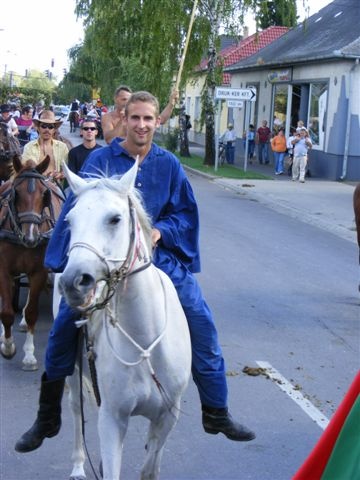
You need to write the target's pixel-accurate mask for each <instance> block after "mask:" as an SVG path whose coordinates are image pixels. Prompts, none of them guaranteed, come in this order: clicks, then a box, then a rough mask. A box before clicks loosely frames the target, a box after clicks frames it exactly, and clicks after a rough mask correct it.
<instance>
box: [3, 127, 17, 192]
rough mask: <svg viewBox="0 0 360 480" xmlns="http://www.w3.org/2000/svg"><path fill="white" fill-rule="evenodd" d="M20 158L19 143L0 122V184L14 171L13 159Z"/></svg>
mask: <svg viewBox="0 0 360 480" xmlns="http://www.w3.org/2000/svg"><path fill="white" fill-rule="evenodd" d="M14 157H17V159H18V160H20V158H21V147H20V143H19V141H18V140H17V138H15V137H14V136H13V135H10V134H9V132H8V127H7V124H6V123H5V122H0V184H1V182H2V181H4V180H8V179H9V178H10V177H11V175H12V174H13V173H14V168H13V159H14Z"/></svg>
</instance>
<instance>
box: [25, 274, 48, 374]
mask: <svg viewBox="0 0 360 480" xmlns="http://www.w3.org/2000/svg"><path fill="white" fill-rule="evenodd" d="M46 281H47V270H45V269H43V270H41V271H39V272H36V273H35V274H33V275H30V276H29V295H28V300H27V303H26V305H25V308H24V314H25V320H26V323H27V326H28V331H27V333H26V340H25V343H24V346H23V350H24V353H25V356H24V358H23V361H22V363H23V367H22V369H23V370H25V371H34V370H37V369H38V363H37V360H36V358H35V355H34V351H35V347H34V330H35V324H36V320H37V319H38V316H39V299H40V294H41V291H42V290H43V288H44V286H45V284H46Z"/></svg>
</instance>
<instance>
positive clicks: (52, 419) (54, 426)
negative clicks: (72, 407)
mask: <svg viewBox="0 0 360 480" xmlns="http://www.w3.org/2000/svg"><path fill="white" fill-rule="evenodd" d="M64 385H65V379H59V380H47V379H46V373H44V374H43V375H42V377H41V389H40V399H39V410H38V413H37V418H36V420H35V423H34V425H33V426H32V427H31V428H30V430H28V431H27V432H26V433H24V435H23V436H22V437H21V438H20V440H18V441H17V442H16V445H15V450H16V451H17V452H21V453H25V452H31V451H32V450H36V449H37V448H39V447H40V445H41V444H42V442H43V440H44V439H45V438H51V437H55V435H57V434H58V433H59V430H60V427H61V399H62V395H63V392H64Z"/></svg>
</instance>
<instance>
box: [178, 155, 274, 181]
mask: <svg viewBox="0 0 360 480" xmlns="http://www.w3.org/2000/svg"><path fill="white" fill-rule="evenodd" d="M177 156H178V157H179V158H180V161H181V163H182V164H183V165H185V166H187V167H190V168H193V169H194V170H198V171H199V172H203V173H206V174H208V175H212V176H214V177H223V178H244V179H252V180H255V179H258V180H271V179H272V177H269V176H267V175H263V174H261V173H257V172H252V171H251V170H247V171H246V172H244V170H242V169H241V168H238V167H235V166H233V165H222V166H221V167H219V168H218V169H217V171H216V172H215V170H214V166H210V165H206V164H204V159H203V158H202V157H199V156H197V155H194V154H191V157H181V156H180V155H178V154H177Z"/></svg>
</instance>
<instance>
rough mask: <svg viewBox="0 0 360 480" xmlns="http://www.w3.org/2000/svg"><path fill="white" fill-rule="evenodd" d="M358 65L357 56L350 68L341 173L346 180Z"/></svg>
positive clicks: (341, 178)
mask: <svg viewBox="0 0 360 480" xmlns="http://www.w3.org/2000/svg"><path fill="white" fill-rule="evenodd" d="M358 65H359V59H358V58H357V59H356V60H355V63H354V65H353V66H352V67H351V68H350V71H349V103H348V110H347V117H346V130H345V147H344V158H343V166H342V174H341V177H340V180H345V178H346V174H347V166H348V156H349V142H350V120H351V99H352V97H353V82H352V73H353V72H354V71H355V69H356V67H357V66H358Z"/></svg>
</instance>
